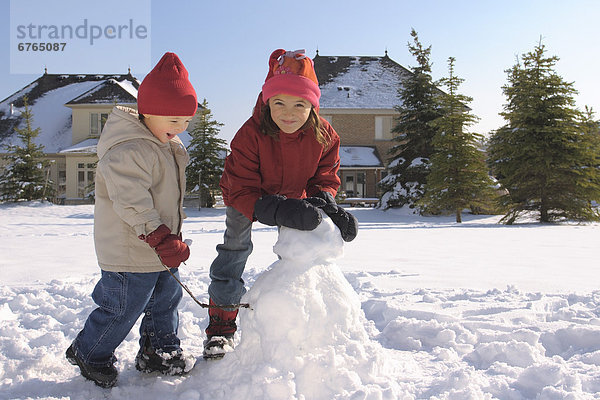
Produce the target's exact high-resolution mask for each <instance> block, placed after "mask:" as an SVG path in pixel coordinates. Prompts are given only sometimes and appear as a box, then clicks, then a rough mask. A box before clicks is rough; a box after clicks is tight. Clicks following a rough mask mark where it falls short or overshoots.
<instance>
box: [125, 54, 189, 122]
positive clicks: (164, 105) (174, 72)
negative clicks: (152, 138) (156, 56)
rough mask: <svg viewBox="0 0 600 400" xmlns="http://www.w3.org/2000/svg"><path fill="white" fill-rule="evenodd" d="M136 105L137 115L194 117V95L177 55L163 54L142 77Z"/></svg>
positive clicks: (186, 73)
mask: <svg viewBox="0 0 600 400" xmlns="http://www.w3.org/2000/svg"><path fill="white" fill-rule="evenodd" d="M137 103H138V112H139V113H140V114H151V115H166V116H185V117H187V116H193V115H194V114H196V110H197V109H198V99H197V98H196V91H195V90H194V87H193V86H192V84H191V83H190V81H189V79H188V72H187V69H185V67H184V66H183V63H182V62H181V60H180V59H179V57H177V54H175V53H165V54H164V55H163V56H162V58H161V59H160V61H159V62H158V64H156V66H155V67H154V69H153V70H152V71H150V73H149V74H148V75H146V77H145V78H144V80H143V81H142V84H141V85H140V87H139V89H138V96H137Z"/></svg>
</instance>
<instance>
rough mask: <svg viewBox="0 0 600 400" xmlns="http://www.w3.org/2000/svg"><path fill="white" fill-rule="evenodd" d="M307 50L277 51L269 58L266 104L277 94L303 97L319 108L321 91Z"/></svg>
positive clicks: (263, 92)
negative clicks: (306, 52)
mask: <svg viewBox="0 0 600 400" xmlns="http://www.w3.org/2000/svg"><path fill="white" fill-rule="evenodd" d="M304 53H305V50H296V51H285V50H283V49H278V50H275V51H274V52H273V53H272V54H271V57H269V73H268V74H267V78H266V79H265V83H264V85H263V87H262V98H263V101H264V102H265V103H266V102H267V100H269V98H271V97H273V96H275V95H277V94H282V93H283V94H288V95H291V96H298V97H302V98H303V99H306V100H308V101H310V103H311V104H312V105H313V106H315V108H319V98H320V97H321V90H320V89H319V81H318V80H317V75H316V74H315V68H314V64H313V61H312V60H311V59H310V58H309V57H307V56H306V54H304Z"/></svg>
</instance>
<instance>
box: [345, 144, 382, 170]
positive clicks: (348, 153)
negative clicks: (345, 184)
mask: <svg viewBox="0 0 600 400" xmlns="http://www.w3.org/2000/svg"><path fill="white" fill-rule="evenodd" d="M340 167H342V168H349V167H362V168H365V167H376V168H383V163H382V162H381V159H380V158H379V154H378V153H377V149H376V148H375V147H371V146H340Z"/></svg>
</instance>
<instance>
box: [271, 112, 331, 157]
mask: <svg viewBox="0 0 600 400" xmlns="http://www.w3.org/2000/svg"><path fill="white" fill-rule="evenodd" d="M300 129H301V130H312V131H313V132H314V133H315V139H316V140H317V142H318V143H319V144H321V146H323V148H325V149H326V148H328V147H329V142H330V140H331V137H330V135H329V132H327V129H325V126H324V125H323V123H322V122H321V118H319V114H317V111H316V110H315V108H314V107H312V108H311V109H310V114H309V115H308V119H307V120H306V122H305V123H304V125H302V128H300ZM260 131H261V132H262V133H263V134H265V135H267V136H270V137H272V138H273V139H275V140H278V139H279V127H278V126H277V124H276V123H275V121H273V118H271V108H270V107H269V104H268V103H266V104H264V105H263V106H262V109H261V113H260Z"/></svg>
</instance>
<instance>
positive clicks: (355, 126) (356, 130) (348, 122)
mask: <svg viewBox="0 0 600 400" xmlns="http://www.w3.org/2000/svg"><path fill="white" fill-rule="evenodd" d="M322 114H323V115H328V114H327V111H322ZM328 119H329V120H330V121H331V125H332V126H333V128H334V129H335V131H336V132H337V133H338V135H340V140H341V144H342V146H375V147H376V148H377V151H378V152H379V157H380V158H381V161H382V162H383V164H384V165H387V159H388V157H389V156H388V150H389V149H390V148H391V147H392V146H393V145H394V144H395V143H394V142H391V141H389V140H375V115H374V114H333V115H328Z"/></svg>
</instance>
